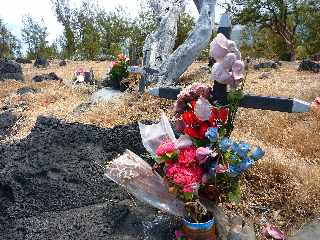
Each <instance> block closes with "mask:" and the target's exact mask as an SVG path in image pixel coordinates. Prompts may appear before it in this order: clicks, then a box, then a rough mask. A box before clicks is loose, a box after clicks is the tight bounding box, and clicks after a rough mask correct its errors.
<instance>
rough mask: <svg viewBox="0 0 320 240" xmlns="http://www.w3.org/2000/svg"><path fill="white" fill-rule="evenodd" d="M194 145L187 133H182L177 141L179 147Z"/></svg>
mask: <svg viewBox="0 0 320 240" xmlns="http://www.w3.org/2000/svg"><path fill="white" fill-rule="evenodd" d="M192 145H193V142H192V139H191V138H190V137H189V136H187V135H181V136H180V137H179V138H178V140H177V142H176V146H177V148H178V149H184V148H187V147H191V146H192Z"/></svg>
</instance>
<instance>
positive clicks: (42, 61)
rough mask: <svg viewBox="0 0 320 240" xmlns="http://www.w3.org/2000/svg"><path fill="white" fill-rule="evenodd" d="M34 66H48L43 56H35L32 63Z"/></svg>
mask: <svg viewBox="0 0 320 240" xmlns="http://www.w3.org/2000/svg"><path fill="white" fill-rule="evenodd" d="M33 66H34V67H36V68H46V67H48V66H49V62H48V60H47V59H45V58H37V59H36V60H35V62H34V64H33Z"/></svg>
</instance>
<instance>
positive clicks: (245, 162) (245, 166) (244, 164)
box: [240, 158, 255, 171]
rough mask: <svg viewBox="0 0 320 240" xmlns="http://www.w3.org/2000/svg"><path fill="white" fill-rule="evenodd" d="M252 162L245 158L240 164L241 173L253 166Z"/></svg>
mask: <svg viewBox="0 0 320 240" xmlns="http://www.w3.org/2000/svg"><path fill="white" fill-rule="evenodd" d="M254 163H255V162H254V160H253V159H251V158H246V159H244V160H243V161H242V162H241V163H240V170H241V171H247V170H248V169H249V168H251V167H252V166H253V165H254Z"/></svg>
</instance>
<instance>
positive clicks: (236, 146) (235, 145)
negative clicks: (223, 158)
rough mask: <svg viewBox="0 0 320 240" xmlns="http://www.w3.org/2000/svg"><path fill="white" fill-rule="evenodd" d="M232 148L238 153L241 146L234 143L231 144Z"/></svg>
mask: <svg viewBox="0 0 320 240" xmlns="http://www.w3.org/2000/svg"><path fill="white" fill-rule="evenodd" d="M231 150H232V151H234V152H235V153H238V152H239V146H238V144H237V143H233V144H232V145H231Z"/></svg>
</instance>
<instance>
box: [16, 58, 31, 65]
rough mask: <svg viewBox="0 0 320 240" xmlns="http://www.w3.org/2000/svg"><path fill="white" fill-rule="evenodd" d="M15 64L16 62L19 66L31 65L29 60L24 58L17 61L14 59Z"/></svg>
mask: <svg viewBox="0 0 320 240" xmlns="http://www.w3.org/2000/svg"><path fill="white" fill-rule="evenodd" d="M16 62H17V63H20V64H31V63H32V61H31V60H29V59H26V58H17V59H16Z"/></svg>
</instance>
